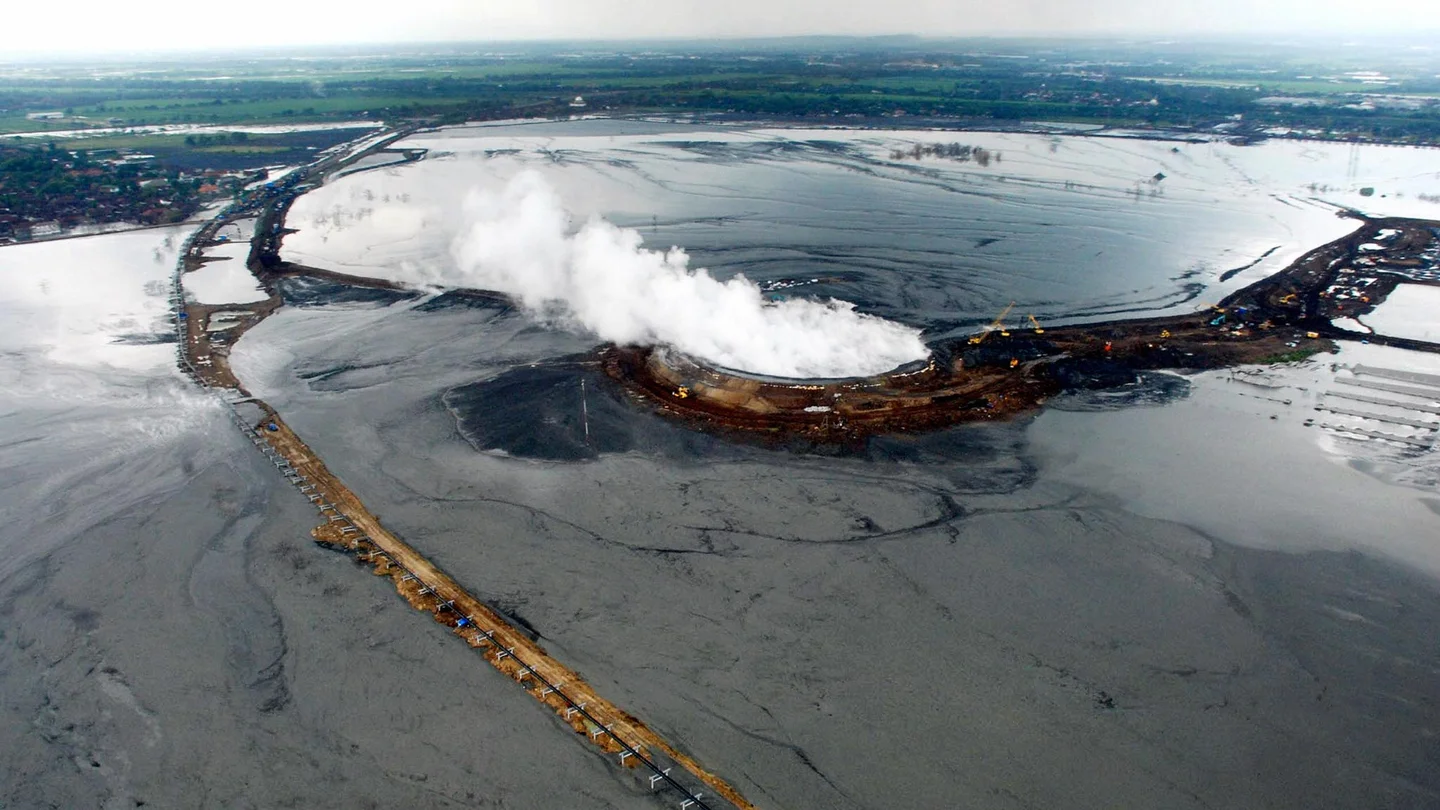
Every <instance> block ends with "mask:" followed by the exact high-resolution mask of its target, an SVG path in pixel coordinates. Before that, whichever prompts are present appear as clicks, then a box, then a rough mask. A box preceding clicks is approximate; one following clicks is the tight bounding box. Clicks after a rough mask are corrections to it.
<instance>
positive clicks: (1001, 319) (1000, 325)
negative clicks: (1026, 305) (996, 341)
mask: <svg viewBox="0 0 1440 810" xmlns="http://www.w3.org/2000/svg"><path fill="white" fill-rule="evenodd" d="M1014 308H1015V302H1014V301H1011V302H1010V306H1008V307H1005V308H1004V309H1002V310H1000V314H999V315H998V316H996V318H995V320H993V321H991V322H990V325H989V326H987V327H985V331H984V332H981V333H980V334H978V335H976V336H974V337H972V338H970V344H971V345H972V346H973V345H976V344H979V343H981V342H982V341H984V340H985V338H987V337H990V333H991V332H994V331H997V330H998V331H999V332H1000V336H1001V337H1010V333H1009V332H1008V331H1006V330H1005V316H1006V315H1009V314H1010V310H1012V309H1014Z"/></svg>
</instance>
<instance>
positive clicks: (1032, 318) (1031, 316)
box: [1025, 315, 1045, 335]
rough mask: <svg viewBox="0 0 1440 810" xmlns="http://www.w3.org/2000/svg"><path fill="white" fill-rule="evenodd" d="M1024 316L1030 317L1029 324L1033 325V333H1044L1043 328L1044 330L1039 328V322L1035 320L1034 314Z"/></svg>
mask: <svg viewBox="0 0 1440 810" xmlns="http://www.w3.org/2000/svg"><path fill="white" fill-rule="evenodd" d="M1025 317H1027V318H1029V319H1030V324H1031V325H1032V326H1034V327H1035V334H1037V335H1043V334H1045V330H1044V329H1043V328H1041V326H1040V322H1039V321H1037V320H1035V316H1034V315H1026V316H1025Z"/></svg>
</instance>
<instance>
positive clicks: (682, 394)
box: [675, 385, 690, 399]
mask: <svg viewBox="0 0 1440 810" xmlns="http://www.w3.org/2000/svg"><path fill="white" fill-rule="evenodd" d="M688 396H690V389H689V388H687V387H685V386H683V385H682V386H680V387H679V388H678V389H676V391H675V398H676V399H685V398H686V397H688Z"/></svg>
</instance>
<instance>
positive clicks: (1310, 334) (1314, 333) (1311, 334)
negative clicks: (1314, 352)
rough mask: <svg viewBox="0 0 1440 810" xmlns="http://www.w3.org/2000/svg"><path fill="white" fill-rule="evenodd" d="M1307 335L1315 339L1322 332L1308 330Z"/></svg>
mask: <svg viewBox="0 0 1440 810" xmlns="http://www.w3.org/2000/svg"><path fill="white" fill-rule="evenodd" d="M1305 337H1307V338H1310V339H1311V340H1315V339H1316V338H1318V337H1320V333H1319V332H1306V333H1305Z"/></svg>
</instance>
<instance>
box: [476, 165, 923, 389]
mask: <svg viewBox="0 0 1440 810" xmlns="http://www.w3.org/2000/svg"><path fill="white" fill-rule="evenodd" d="M464 221H465V224H464V226H463V227H462V228H461V231H460V235H459V236H458V237H456V239H455V242H454V244H453V245H452V253H453V254H454V258H455V261H456V264H457V265H458V267H459V270H460V271H461V273H462V274H463V277H464V282H465V283H466V284H467V285H468V286H472V287H480V288H485V289H492V290H498V291H500V292H504V293H507V294H509V295H512V296H514V297H516V298H518V299H519V300H520V302H521V303H522V304H524V305H525V306H526V307H527V308H529V309H530V310H532V311H534V312H536V313H538V314H540V315H541V316H542V317H545V318H547V319H553V320H560V321H562V322H565V323H567V324H570V325H574V326H579V327H581V328H584V329H587V330H589V331H591V332H593V333H595V334H596V335H599V336H600V337H601V338H603V339H605V340H611V341H614V342H616V343H621V344H668V345H670V346H673V347H675V348H676V349H679V350H680V351H682V352H684V353H686V354H689V355H691V356H694V357H698V358H703V359H704V360H707V361H709V362H712V363H717V364H719V365H722V366H726V367H729V368H734V369H740V370H744V371H750V372H754V373H757V374H767V375H772V376H776V377H849V376H861V375H869V374H877V373H880V372H884V371H889V370H890V369H892V368H894V367H896V366H898V365H901V364H904V363H908V362H910V361H912V360H919V359H922V358H924V357H925V356H926V355H927V354H928V352H927V350H926V348H925V345H924V343H922V342H921V340H920V332H919V330H916V329H912V328H910V327H908V326H904V325H903V324H898V323H893V322H891V321H886V320H884V319H881V318H876V317H874V316H870V315H864V314H861V313H858V312H856V311H855V309H854V305H852V304H848V303H845V302H843V301H834V300H831V301H827V302H823V303H822V302H818V301H807V300H800V299H793V300H787V301H781V302H769V301H766V300H765V298H764V296H763V295H762V294H761V292H760V288H759V287H758V286H756V285H755V284H754V283H752V282H751V281H749V280H748V279H746V278H744V277H743V276H737V277H735V278H732V279H730V280H729V281H718V280H716V279H715V278H712V277H711V275H710V273H709V272H708V271H707V270H704V269H697V270H692V269H690V268H689V267H688V263H689V257H687V256H686V255H685V252H684V251H683V250H681V249H679V248H671V249H670V250H669V251H668V252H661V251H658V250H647V249H645V248H643V247H641V238H640V234H639V233H638V232H636V231H634V230H633V229H629V228H617V227H615V226H614V225H612V224H610V223H608V222H605V221H604V220H602V219H599V218H598V217H595V218H591V219H590V220H589V221H588V222H586V223H585V224H584V225H583V226H581V228H580V229H579V230H578V231H575V232H574V233H572V232H571V228H570V217H569V215H568V214H566V212H565V209H564V208H563V207H562V206H561V203H560V199H559V197H558V195H557V194H556V193H555V191H554V190H553V189H552V188H551V187H550V186H549V185H548V184H547V183H546V182H545V180H544V179H543V178H542V177H541V176H540V175H539V174H537V173H534V172H525V173H522V174H520V175H518V176H517V177H515V179H513V180H511V181H510V183H509V184H508V185H507V186H506V187H505V189H504V190H503V191H499V192H496V191H492V190H479V191H474V192H471V194H470V196H469V198H468V199H467V200H466V201H465V220H464Z"/></svg>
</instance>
